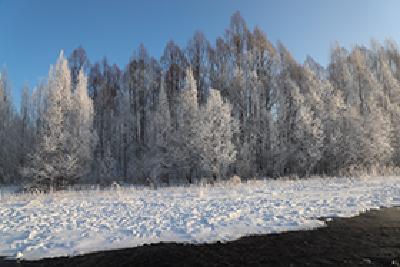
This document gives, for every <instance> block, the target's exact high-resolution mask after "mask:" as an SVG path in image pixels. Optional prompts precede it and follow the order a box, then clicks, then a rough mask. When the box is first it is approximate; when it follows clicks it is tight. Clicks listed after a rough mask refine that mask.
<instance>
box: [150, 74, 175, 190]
mask: <svg viewBox="0 0 400 267" xmlns="http://www.w3.org/2000/svg"><path fill="white" fill-rule="evenodd" d="M150 124H151V126H150V127H151V128H150V129H151V133H150V134H151V135H152V138H151V142H150V144H149V147H150V149H149V151H148V153H147V158H146V168H147V169H148V171H147V172H148V173H149V174H150V177H151V178H152V179H153V181H156V182H158V183H168V182H169V177H170V171H171V168H172V167H173V165H172V164H173V163H174V161H175V160H177V159H178V158H179V156H180V155H176V153H179V151H177V150H176V149H175V145H176V144H175V143H174V142H176V141H177V140H174V138H173V137H174V136H173V135H174V129H173V127H172V125H171V115H170V108H169V103H168V99H167V94H166V92H165V87H164V80H161V82H160V92H159V95H158V103H157V106H156V109H155V111H154V112H153V117H152V120H151V122H150Z"/></svg>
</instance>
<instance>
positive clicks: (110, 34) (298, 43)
mask: <svg viewBox="0 0 400 267" xmlns="http://www.w3.org/2000/svg"><path fill="white" fill-rule="evenodd" d="M236 10H239V11H240V12H241V14H242V16H243V17H244V19H245V20H246V22H247V24H248V26H249V27H250V28H253V27H254V26H256V25H258V26H259V27H261V28H262V29H263V30H264V32H266V34H267V36H268V38H269V39H270V40H271V41H273V42H276V41H277V40H281V41H282V42H283V43H284V44H285V45H286V46H287V47H288V48H289V50H290V51H291V52H292V53H293V55H294V56H295V57H296V58H297V59H298V60H299V61H301V62H302V61H303V60H304V59H305V57H306V56H307V55H311V56H312V57H314V58H315V59H316V60H317V61H318V62H320V63H322V64H323V65H325V64H326V63H327V61H328V58H329V48H330V46H331V45H332V44H333V43H334V41H339V42H340V43H341V44H342V45H344V46H346V47H351V46H352V45H353V44H355V43H358V44H368V43H369V41H370V38H375V39H377V40H379V41H382V40H384V39H385V38H388V37H390V38H392V39H394V40H395V41H397V42H399V41H400V30H399V29H400V27H399V26H400V17H399V15H398V14H399V13H398V12H399V10H400V1H398V0H385V1H379V0H324V1H322V0H291V1H289V0H270V1H269V0H247V1H245V0H230V1H229V0H202V1H199V0H158V1H156V0H142V1H133V0H132V1H128V0H126V1H123V0H115V1H106V0H68V1H67V0H64V1H56V0H38V1H32V0H0V66H6V68H7V70H8V74H9V77H10V80H11V82H12V85H13V97H14V99H15V101H16V103H18V102H19V95H20V91H21V87H22V86H23V84H24V83H28V84H29V85H30V87H33V86H34V85H36V84H37V82H38V80H39V79H40V78H41V77H42V78H43V77H46V75H47V73H48V69H49V66H50V64H52V63H54V62H55V60H56V58H57V56H58V54H59V51H60V50H61V49H64V51H65V53H66V54H67V55H69V54H70V53H71V51H72V50H73V49H74V48H76V47H77V46H79V45H82V46H83V47H84V48H85V50H86V51H87V53H88V56H89V58H90V60H91V61H92V62H95V61H97V60H99V59H101V58H102V57H103V56H106V57H107V58H108V59H109V61H110V62H113V63H114V62H115V63H117V64H118V65H120V66H121V67H124V66H125V65H126V64H127V62H128V60H129V58H130V56H131V55H132V53H133V51H134V50H135V49H136V48H137V46H138V45H139V44H140V43H144V45H145V46H146V48H147V49H148V50H149V52H150V54H151V55H153V56H155V57H156V58H159V56H160V55H161V53H162V51H163V49H164V46H165V44H166V43H167V41H168V40H170V39H173V40H174V41H176V42H177V43H178V44H180V45H181V46H184V45H185V44H186V42H187V40H188V39H189V38H190V37H191V36H192V35H193V33H194V32H195V31H196V30H202V31H203V32H204V33H205V35H206V36H207V38H208V39H209V40H210V41H211V43H214V41H215V38H216V37H217V36H219V35H222V34H223V32H224V30H225V29H226V28H227V26H228V25H229V19H230V16H231V15H232V14H233V13H234V12H235V11H236Z"/></svg>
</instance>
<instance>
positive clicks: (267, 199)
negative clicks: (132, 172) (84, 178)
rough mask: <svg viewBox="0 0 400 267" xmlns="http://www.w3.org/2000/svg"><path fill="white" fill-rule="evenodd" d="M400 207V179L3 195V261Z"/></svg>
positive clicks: (229, 235)
mask: <svg viewBox="0 0 400 267" xmlns="http://www.w3.org/2000/svg"><path fill="white" fill-rule="evenodd" d="M395 205H400V177H378V178H366V179H362V178H355V179H348V178H329V179H323V178H313V179H308V180H299V181H251V182H247V183H242V184H240V185H229V184H220V185H216V186H208V187H199V186H191V187H171V188H161V189H158V190H152V189H149V188H133V187H130V188H127V187H123V188H119V189H117V190H112V189H109V190H89V191H78V192H74V191H63V192H56V193H51V194H43V195H30V194H13V193H9V192H8V193H7V191H6V190H5V189H4V188H3V190H0V256H7V257H16V258H24V259H39V258H43V257H55V256H65V255H77V254H83V253H87V252H91V251H99V250H108V249H116V248H123V247H134V246H139V245H142V244H145V243H156V242H160V241H177V242H192V243H199V242H215V241H217V240H220V241H228V240H234V239H237V238H239V237H241V236H245V235H249V234H266V233H273V232H282V231H288V230H297V229H310V228H315V227H320V226H323V225H324V223H323V222H322V221H320V220H318V218H320V217H333V216H341V217H347V216H355V215H357V214H358V213H360V212H363V211H365V210H368V209H371V208H379V207H383V206H395Z"/></svg>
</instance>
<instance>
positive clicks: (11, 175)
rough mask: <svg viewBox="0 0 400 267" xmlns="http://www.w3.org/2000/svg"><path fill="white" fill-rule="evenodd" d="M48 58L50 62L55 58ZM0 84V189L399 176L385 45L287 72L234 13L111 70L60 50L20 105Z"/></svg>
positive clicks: (398, 96)
mask: <svg viewBox="0 0 400 267" xmlns="http://www.w3.org/2000/svg"><path fill="white" fill-rule="evenodd" d="M55 57H56V55H55ZM11 91H12V88H11V82H10V81H9V79H8V78H7V71H6V70H4V71H2V73H1V75H0V183H14V184H25V183H29V184H32V185H34V186H46V187H49V186H56V187H62V186H66V185H71V184H74V183H100V184H110V183H112V182H113V181H118V182H123V183H132V184H160V185H163V184H165V185H169V184H178V183H196V182H199V181H203V180H204V179H206V180H209V181H219V180H225V179H228V178H229V177H231V176H233V175H238V176H240V177H242V179H248V178H253V177H272V178H278V177H284V176H296V177H306V176H311V175H320V176H321V175H324V176H338V175H345V176H346V175H353V174H354V173H360V172H363V173H379V174H390V173H392V172H396V171H397V170H398V168H399V167H400V123H399V120H400V50H399V47H398V45H397V44H396V43H395V42H394V41H391V40H387V41H385V42H383V43H379V42H378V41H373V40H372V41H371V44H370V45H369V46H368V47H366V46H360V45H354V46H353V47H352V48H351V49H350V50H348V49H346V48H344V47H341V46H340V44H338V43H336V44H335V45H333V46H332V47H331V50H330V60H329V62H328V64H327V66H321V65H320V64H318V63H317V62H316V61H315V60H313V59H312V58H311V57H307V59H306V60H305V62H304V63H299V62H297V61H296V59H295V58H294V57H293V56H292V55H291V53H290V51H288V49H287V48H286V47H285V46H284V44H282V43H281V42H277V43H276V44H273V43H272V42H270V41H269V40H268V38H267V36H266V34H265V33H264V32H263V31H262V30H261V29H260V28H258V27H255V28H254V29H253V30H252V29H249V28H248V26H247V25H246V22H245V21H244V19H243V18H242V17H241V15H240V13H239V12H237V13H235V14H233V15H232V17H231V21H230V23H229V26H228V28H227V29H226V30H225V31H224V34H223V35H222V36H221V37H218V38H217V39H216V40H215V42H214V43H211V42H210V41H208V40H207V39H206V37H205V36H204V34H203V33H202V32H200V31H197V32H195V33H194V35H193V37H192V38H191V39H190V40H189V41H188V42H187V45H186V46H185V47H180V46H178V45H177V44H176V43H175V42H174V41H169V42H168V43H167V44H166V46H165V49H164V52H163V54H162V56H161V58H160V59H159V60H158V59H155V58H153V57H152V56H151V55H149V54H148V52H147V51H146V48H145V46H144V45H140V46H139V47H138V48H137V49H136V50H135V52H134V53H133V55H132V57H131V58H130V59H129V62H128V64H127V65H126V66H125V67H123V68H121V67H120V66H117V65H116V64H111V63H109V62H108V61H107V59H106V58H104V59H103V60H101V61H100V62H95V63H91V62H90V60H89V58H88V56H87V54H86V52H85V50H84V48H82V47H78V48H77V49H75V50H74V51H73V52H72V53H71V54H70V55H69V56H65V55H64V53H63V52H62V51H61V53H60V55H59V57H58V59H57V61H56V63H55V64H54V65H53V66H51V67H50V70H49V73H48V77H47V79H44V80H42V81H41V82H39V83H38V85H36V86H35V87H34V88H29V87H28V86H25V88H24V89H23V92H22V96H21V103H20V107H19V109H18V108H17V107H15V105H14V102H13V100H12V98H11Z"/></svg>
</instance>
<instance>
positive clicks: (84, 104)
mask: <svg viewBox="0 0 400 267" xmlns="http://www.w3.org/2000/svg"><path fill="white" fill-rule="evenodd" d="M72 101H73V103H72V105H73V106H72V110H71V116H72V118H71V119H72V120H73V125H71V127H72V131H73V133H72V134H73V139H74V140H73V141H72V145H73V146H75V147H76V148H75V149H74V150H75V151H76V153H77V154H78V158H79V159H78V160H79V169H78V170H77V172H78V173H79V175H80V177H82V176H87V175H88V174H89V172H90V170H91V169H90V167H91V163H92V160H93V150H94V147H95V145H96V142H97V134H96V133H95V130H94V128H93V117H94V113H93V101H92V99H91V98H90V97H89V95H88V90H87V77H86V75H85V74H84V72H83V69H81V70H80V72H79V75H78V79H77V84H76V87H75V92H74V95H73V99H72Z"/></svg>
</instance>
